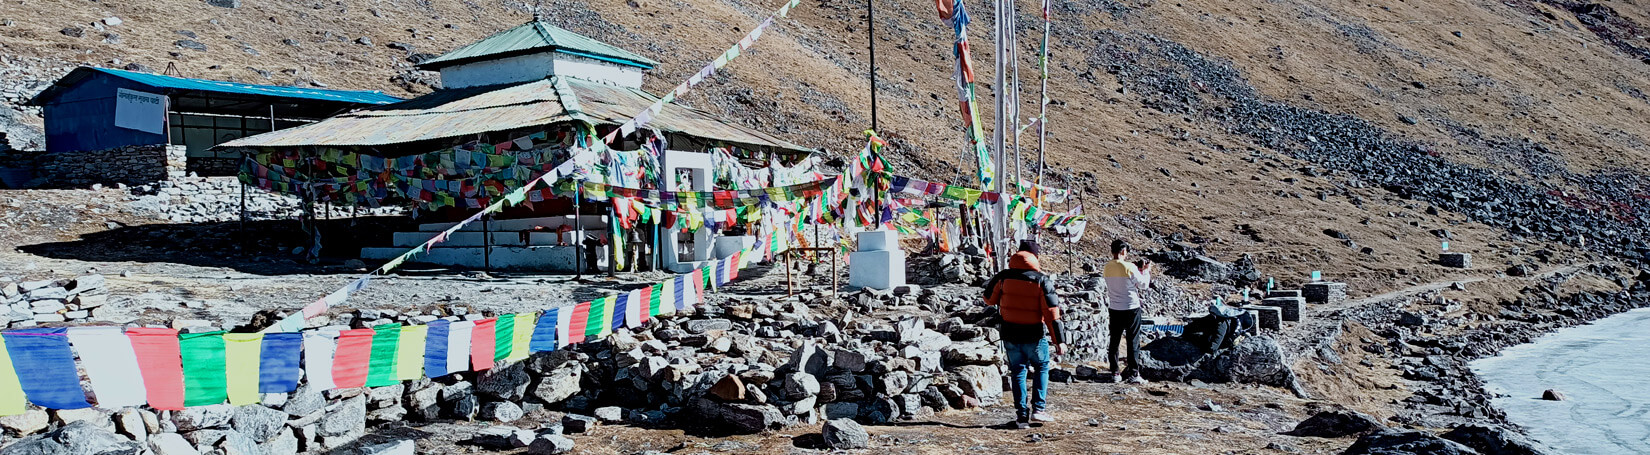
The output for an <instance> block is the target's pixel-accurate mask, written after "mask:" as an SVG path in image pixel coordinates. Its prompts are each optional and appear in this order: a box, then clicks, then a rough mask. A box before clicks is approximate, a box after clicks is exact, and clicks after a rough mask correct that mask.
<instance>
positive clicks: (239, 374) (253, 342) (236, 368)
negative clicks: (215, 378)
mask: <svg viewBox="0 0 1650 455" xmlns="http://www.w3.org/2000/svg"><path fill="white" fill-rule="evenodd" d="M263 339H264V334H262V333H226V334H224V335H223V345H224V346H223V350H224V373H225V379H226V380H225V383H224V384H225V388H226V390H227V392H226V393H228V395H229V404H232V405H235V406H245V405H249V404H257V403H258V356H259V355H260V354H261V353H260V352H259V351H260V349H261V348H262V347H263Z"/></svg>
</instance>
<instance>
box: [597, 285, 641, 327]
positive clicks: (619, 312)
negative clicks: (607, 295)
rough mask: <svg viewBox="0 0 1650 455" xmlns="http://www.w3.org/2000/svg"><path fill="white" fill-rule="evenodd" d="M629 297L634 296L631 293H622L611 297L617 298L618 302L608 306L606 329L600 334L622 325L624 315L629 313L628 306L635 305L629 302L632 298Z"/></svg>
mask: <svg viewBox="0 0 1650 455" xmlns="http://www.w3.org/2000/svg"><path fill="white" fill-rule="evenodd" d="M631 297H634V296H633V295H632V293H624V294H619V295H616V296H613V297H611V298H613V299H617V301H618V303H617V304H616V305H609V306H608V310H607V312H608V317H607V319H606V320H607V321H608V325H607V327H608V329H607V330H606V331H604V332H602V335H604V336H605V335H608V334H611V333H613V331H614V330H618V329H619V327H624V322H625V316H628V315H629V314H630V307H632V306H635V305H633V304H632V302H631V301H632V300H633V299H632V298H631Z"/></svg>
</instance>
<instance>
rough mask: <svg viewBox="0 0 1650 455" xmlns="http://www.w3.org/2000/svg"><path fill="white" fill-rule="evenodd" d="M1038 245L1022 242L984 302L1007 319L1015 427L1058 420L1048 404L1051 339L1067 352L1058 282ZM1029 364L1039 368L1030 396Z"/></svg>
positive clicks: (1004, 328)
mask: <svg viewBox="0 0 1650 455" xmlns="http://www.w3.org/2000/svg"><path fill="white" fill-rule="evenodd" d="M1038 249H1039V248H1038V246H1037V242H1036V241H1033V240H1025V241H1021V242H1020V251H1019V252H1017V253H1014V255H1013V256H1011V257H1009V259H1008V268H1007V269H1004V270H1003V271H1001V272H998V273H997V275H996V276H993V277H991V281H989V282H987V283H986V285H985V293H986V299H985V301H986V304H988V305H995V306H997V307H998V308H999V313H1000V314H1001V315H1002V319H1003V323H1002V338H1003V350H1004V351H1006V353H1007V354H1008V370H1009V374H1011V375H1013V379H1014V380H1013V381H1012V382H1013V384H1014V410H1015V417H1016V419H1015V425H1016V426H1017V427H1019V428H1029V427H1030V426H1031V421H1032V420H1036V421H1038V422H1053V421H1054V418H1053V417H1051V416H1049V415H1048V412H1047V408H1046V406H1047V401H1048V365H1049V345H1050V344H1051V343H1050V339H1051V338H1052V339H1053V342H1052V344H1053V346H1054V351H1055V353H1056V354H1059V355H1065V353H1066V344H1065V341H1066V335H1065V326H1064V325H1063V324H1062V323H1061V322H1060V296H1059V295H1058V294H1056V293H1055V291H1054V280H1052V279H1050V278H1049V276H1048V275H1044V274H1043V272H1042V269H1041V267H1040V265H1039V264H1038V261H1037V253H1038ZM1027 368H1032V369H1035V370H1037V371H1036V374H1035V375H1034V376H1032V378H1033V389H1032V390H1031V394H1030V395H1029V396H1028V395H1027V393H1026V392H1027V391H1026V375H1027V371H1026V369H1027Z"/></svg>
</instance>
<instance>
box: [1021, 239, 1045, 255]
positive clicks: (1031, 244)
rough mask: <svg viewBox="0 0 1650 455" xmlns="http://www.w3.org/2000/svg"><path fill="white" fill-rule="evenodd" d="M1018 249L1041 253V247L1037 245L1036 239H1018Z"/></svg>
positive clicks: (1036, 253)
mask: <svg viewBox="0 0 1650 455" xmlns="http://www.w3.org/2000/svg"><path fill="white" fill-rule="evenodd" d="M1020 251H1024V252H1027V253H1031V254H1035V255H1042V254H1043V249H1042V247H1040V246H1038V245H1037V241H1036V240H1031V239H1026V240H1021V241H1020Z"/></svg>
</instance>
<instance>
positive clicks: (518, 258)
mask: <svg viewBox="0 0 1650 455" xmlns="http://www.w3.org/2000/svg"><path fill="white" fill-rule="evenodd" d="M574 248H575V247H572V246H528V247H519V246H495V247H491V248H489V249H487V250H488V251H490V254H487V255H484V254H483V248H481V247H436V248H431V249H430V251H429V252H427V253H424V254H420V255H417V256H415V257H413V259H412V260H410V261H408V262H413V263H419V264H430V265H440V266H448V267H464V268H472V269H482V268H491V269H494V270H522V271H536V272H563V273H572V272H576V271H577V269H575V268H574V264H575V260H576V258H577V252H576V251H575V249H574ZM405 252H407V249H406V248H397V247H387V248H385V247H369V248H362V249H361V258H362V259H364V260H368V261H372V260H379V261H384V260H390V259H393V258H395V257H397V256H400V255H401V254H402V253H405ZM596 259H597V261H596V262H597V264H598V266H600V267H602V268H604V269H605V268H606V267H607V250H606V249H604V248H598V249H597V250H596ZM489 264H490V265H489Z"/></svg>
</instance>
